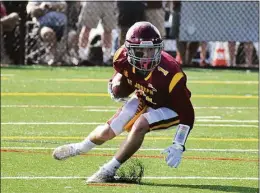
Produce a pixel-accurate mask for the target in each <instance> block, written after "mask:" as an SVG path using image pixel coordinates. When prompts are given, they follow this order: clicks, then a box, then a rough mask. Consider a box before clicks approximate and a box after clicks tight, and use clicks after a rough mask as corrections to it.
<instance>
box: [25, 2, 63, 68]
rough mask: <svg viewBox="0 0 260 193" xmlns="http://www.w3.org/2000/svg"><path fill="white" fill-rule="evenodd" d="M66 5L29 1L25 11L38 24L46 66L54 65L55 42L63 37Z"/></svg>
mask: <svg viewBox="0 0 260 193" xmlns="http://www.w3.org/2000/svg"><path fill="white" fill-rule="evenodd" d="M66 10H67V4H66V2H65V1H63V0H60V1H32V0H31V1H29V2H28V4H27V7H26V11H27V13H28V14H30V15H31V17H32V19H33V20H34V21H35V22H37V23H38V25H39V27H40V30H39V34H40V37H41V39H42V41H43V42H44V43H45V48H46V62H47V64H48V65H53V64H55V63H56V56H57V52H56V51H57V50H56V49H57V41H60V40H61V38H62V37H63V35H64V30H65V28H66V26H67V16H66Z"/></svg>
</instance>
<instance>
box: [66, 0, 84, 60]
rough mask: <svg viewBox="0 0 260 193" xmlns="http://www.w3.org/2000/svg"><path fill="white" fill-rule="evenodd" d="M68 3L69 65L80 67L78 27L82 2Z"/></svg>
mask: <svg viewBox="0 0 260 193" xmlns="http://www.w3.org/2000/svg"><path fill="white" fill-rule="evenodd" d="M66 3H67V18H68V25H67V28H68V29H67V30H68V42H67V47H68V54H69V57H70V58H69V61H68V62H69V63H72V64H74V65H78V63H79V60H78V58H79V56H78V50H79V47H78V42H79V41H78V39H79V29H78V26H77V23H78V18H79V14H80V11H81V2H80V1H66Z"/></svg>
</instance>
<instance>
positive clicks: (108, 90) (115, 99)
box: [107, 81, 128, 102]
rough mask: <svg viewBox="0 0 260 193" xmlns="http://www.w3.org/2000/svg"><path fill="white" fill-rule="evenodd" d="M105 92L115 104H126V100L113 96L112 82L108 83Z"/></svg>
mask: <svg viewBox="0 0 260 193" xmlns="http://www.w3.org/2000/svg"><path fill="white" fill-rule="evenodd" d="M107 92H108V94H109V95H110V98H111V99H112V100H114V101H116V102H126V101H127V100H128V98H116V97H115V95H114V94H113V92H112V81H109V82H108V85H107Z"/></svg>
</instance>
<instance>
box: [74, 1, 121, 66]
mask: <svg viewBox="0 0 260 193" xmlns="http://www.w3.org/2000/svg"><path fill="white" fill-rule="evenodd" d="M81 3H82V8H81V12H80V15H79V20H78V28H79V29H80V34H79V49H82V50H84V49H86V47H87V45H88V37H89V33H90V31H91V29H95V28H97V25H98V23H99V21H100V20H102V25H103V28H104V33H103V35H102V42H103V43H104V47H103V53H104V54H103V55H104V57H103V58H104V63H106V62H107V61H108V60H109V59H110V58H111V41H112V40H111V32H112V30H113V29H115V28H116V15H115V2H108V1H85V2H81ZM82 52H84V51H82Z"/></svg>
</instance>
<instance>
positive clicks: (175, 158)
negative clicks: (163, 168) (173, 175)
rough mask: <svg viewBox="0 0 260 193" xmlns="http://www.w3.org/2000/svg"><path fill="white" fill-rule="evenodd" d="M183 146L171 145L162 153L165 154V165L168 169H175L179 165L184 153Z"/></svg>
mask: <svg viewBox="0 0 260 193" xmlns="http://www.w3.org/2000/svg"><path fill="white" fill-rule="evenodd" d="M184 150H185V148H184V146H182V145H180V144H176V143H174V144H172V145H171V146H170V147H168V148H166V149H165V150H164V151H163V152H162V153H166V154H167V156H166V159H165V161H166V163H167V165H168V166H170V167H175V168H177V167H178V165H179V164H180V163H181V158H182V154H183V152H184Z"/></svg>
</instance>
